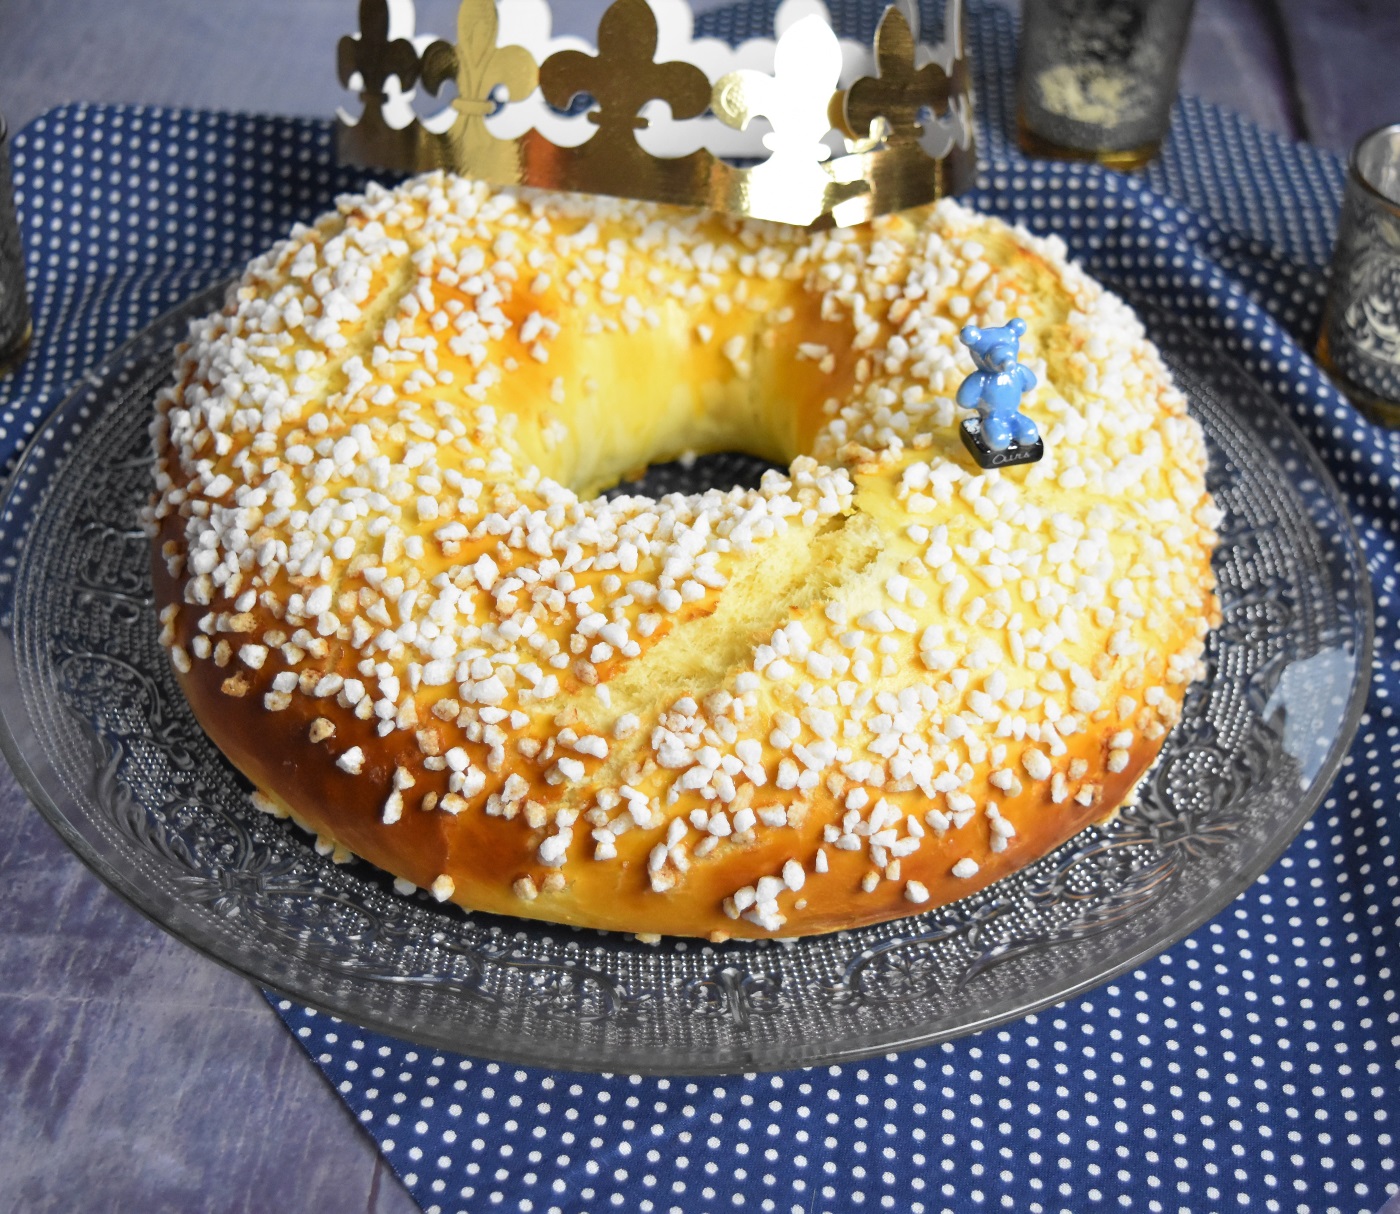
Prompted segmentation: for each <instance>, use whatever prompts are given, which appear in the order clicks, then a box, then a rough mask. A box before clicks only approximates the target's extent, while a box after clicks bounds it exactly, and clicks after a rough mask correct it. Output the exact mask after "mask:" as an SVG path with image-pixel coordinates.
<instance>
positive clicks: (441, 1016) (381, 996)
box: [0, 291, 1371, 1073]
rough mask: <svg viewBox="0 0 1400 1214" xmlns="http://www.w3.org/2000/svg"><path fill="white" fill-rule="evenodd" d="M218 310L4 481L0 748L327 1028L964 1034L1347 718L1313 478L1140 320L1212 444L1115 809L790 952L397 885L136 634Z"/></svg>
mask: <svg viewBox="0 0 1400 1214" xmlns="http://www.w3.org/2000/svg"><path fill="white" fill-rule="evenodd" d="M219 300H220V294H219V292H218V291H213V292H208V293H206V294H204V295H203V296H201V297H199V298H197V299H194V300H191V301H190V303H189V304H187V305H186V306H185V307H183V308H181V309H179V310H177V311H176V312H174V313H172V314H171V315H170V316H168V317H166V318H165V319H163V320H161V321H160V322H158V323H157V324H156V325H154V326H153V327H152V328H151V329H150V330H148V331H147V332H146V333H145V334H143V335H142V336H141V337H139V338H138V339H136V341H134V342H133V343H131V344H130V345H128V346H127V347H126V348H125V349H123V350H121V351H119V352H118V353H117V354H116V355H115V356H114V358H113V359H112V360H111V361H110V362H109V363H108V364H107V366H106V367H105V368H103V369H102V370H100V371H99V372H98V373H97V374H95V375H93V376H90V377H89V378H88V379H87V380H86V381H85V382H84V384H83V386H82V387H81V388H80V389H79V390H78V392H77V393H76V394H75V395H74V396H73V397H72V398H71V399H70V400H69V401H68V402H67V403H66V404H64V405H63V407H62V408H60V409H59V411H58V412H57V413H56V414H55V415H54V417H53V418H52V419H51V421H50V422H49V423H48V425H47V426H46V427H45V428H44V429H43V431H42V432H41V433H40V434H39V436H38V437H37V438H36V439H35V440H34V442H33V444H32V446H31V447H30V450H29V453H28V455H27V457H26V458H25V460H24V462H23V464H22V465H21V467H20V469H19V471H18V472H17V474H16V476H15V479H14V481H13V483H12V484H11V487H10V491H9V496H8V499H7V501H6V503H5V506H4V513H3V518H0V629H2V630H3V637H0V706H2V707H0V712H3V726H4V729H3V737H0V742H2V743H3V746H4V750H5V754H6V756H7V757H8V758H9V760H10V763H11V765H12V766H13V767H14V769H15V772H16V774H17V775H18V776H19V779H20V780H21V782H22V783H23V784H24V786H25V788H26V789H27V790H28V792H29V794H30V796H31V797H32V798H33V799H34V801H35V803H36V804H37V805H38V807H39V808H40V810H41V811H42V812H43V813H44V814H45V816H46V817H47V818H48V819H49V820H50V821H51V822H52V823H53V825H54V826H55V828H56V829H57V830H58V831H59V832H60V833H61V834H62V835H63V837H64V838H65V839H66V840H67V841H68V842H69V843H70V844H71V845H72V847H73V848H74V849H75V850H76V851H77V852H78V854H79V855H80V856H81V857H82V858H83V859H84V860H85V861H86V862H87V863H88V864H89V865H90V866H91V867H92V868H93V869H94V870H95V871H96V872H97V873H98V874H99V875H100V876H102V877H103V878H104V879H105V880H106V881H107V882H108V883H109V884H110V885H111V886H112V887H113V888H114V889H116V890H117V891H118V892H119V893H121V894H122V895H124V896H125V897H126V898H128V899H129V900H130V901H131V902H132V903H134V904H135V905H136V906H137V907H139V908H140V909H141V910H142V911H144V912H145V913H146V914H148V915H149V916H150V917H151V918H153V919H154V920H155V921H156V922H157V923H159V924H161V925H162V926H163V927H165V928H166V929H167V930H169V931H171V932H173V933H174V934H175V935H177V936H178V937H180V938H181V939H182V940H185V941H186V942H187V943H189V944H191V945H193V946H194V947H196V948H198V949H200V950H201V951H203V952H205V953H207V954H208V955H209V956H211V957H214V958H215V959H217V960H219V961H221V962H223V963H224V964H226V965H229V966H231V967H233V968H234V969H236V970H239V971H241V972H242V973H244V974H246V975H248V976H249V977H251V978H253V979H255V980H256V981H258V982H260V983H262V984H263V985H265V986H269V987H273V988H276V989H277V990H279V991H282V992H285V993H286V994H288V995H290V996H293V997H295V998H297V999H301V1000H304V1001H306V1002H308V1003H311V1004H314V1005H316V1006H317V1007H320V1008H322V1009H325V1010H328V1011H331V1012H334V1013H336V1014H338V1015H341V1016H344V1017H346V1018H348V1019H350V1020H352V1021H356V1022H358V1023H360V1024H363V1025H366V1026H368V1027H371V1028H375V1029H380V1030H383V1031H385V1032H388V1033H392V1034H395V1035H398V1036H400V1037H406V1038H410V1039H412V1040H416V1041H420V1042H423V1043H425V1044H430V1045H433V1046H437V1047H442V1048H449V1049H457V1050H462V1051H465V1052H469V1053H476V1054H486V1055H490V1056H494V1057H500V1058H506V1059H511V1060H515V1061H522V1062H533V1063H540V1064H554V1065H559V1066H566V1067H576V1068H584V1069H608V1070H627V1071H655V1072H665V1073H679V1072H701V1071H736V1070H751V1069H760V1068H763V1069H767V1068H778V1067H789V1066H797V1065H803V1064H809V1063H816V1062H824V1061H833V1060H838V1059H845V1058H851V1057H856V1056H860V1055H864V1054H871V1053H878V1052H883V1051H887V1050H891V1049H898V1048H901V1047H905V1046H910V1045H916V1044H923V1043H928V1042H933V1041H939V1040H942V1039H945V1038H948V1037H953V1036H957V1035H959V1034H962V1033H968V1032H972V1031H974V1030H976V1029H980V1028H985V1027H987V1026H988V1025H992V1024H996V1023H998V1022H1000V1021H1003V1020H1007V1019H1010V1018H1012V1017H1015V1016H1020V1015H1024V1014H1025V1013H1026V1012H1029V1011H1032V1010H1034V1009H1036V1008H1039V1007H1043V1006H1045V1005H1047V1004H1050V1003H1054V1002H1057V1001H1059V1000H1061V999H1063V998H1065V997H1067V996H1069V995H1072V994H1075V993H1076V992H1079V991H1083V990H1085V989H1086V988H1088V987H1090V986H1093V985H1094V984H1096V983H1099V982H1102V981H1104V980H1105V979H1107V978H1109V977H1111V976H1113V975H1114V974H1117V973H1120V972H1122V971H1123V970H1125V969H1128V968H1130V967H1132V966H1134V965H1136V964H1138V963H1140V962H1142V961H1143V960H1144V959H1146V958H1148V957H1150V956H1152V955H1153V954H1154V953H1156V952H1159V951H1160V950H1161V949H1163V948H1165V947H1166V946H1167V945H1168V944H1170V943H1171V942H1172V941H1174V940H1176V939H1177V938H1179V937H1180V936H1182V935H1183V934H1185V933H1186V932H1188V931H1190V930H1191V929H1193V928H1194V927H1196V926H1198V925H1199V924H1201V923H1203V922H1204V921H1205V920H1207V919H1208V918H1210V917H1211V916H1212V915H1214V914H1216V913H1217V912H1218V911H1219V910H1220V909H1221V908H1222V907H1224V906H1225V905H1226V904H1227V903H1228V902H1229V901H1230V900H1231V899H1232V898H1233V897H1234V896H1235V895H1236V894H1237V893H1238V892H1239V891H1240V890H1242V889H1243V888H1244V887H1245V886H1246V885H1248V884H1249V882H1251V881H1252V880H1253V879H1254V878H1255V877H1257V876H1258V875H1259V873H1261V872H1262V871H1263V870H1264V868H1265V867H1267V866H1268V865H1269V864H1270V863H1272V862H1273V860H1274V859H1275V858H1276V857H1277V856H1278V855H1279V853H1280V852H1281V851H1282V850H1283V849H1284V847H1285V846H1286V845H1287V843H1288V841H1289V840H1290V839H1291V838H1292V837H1293V835H1294V834H1295V833H1296V832H1297V831H1298V829H1299V828H1300V827H1301V826H1302V823H1303V822H1304V821H1305V820H1306V818H1307V816H1308V815H1309V814H1310V813H1311V812H1312V811H1313V809H1314V808H1316V806H1317V804H1318V802H1319V801H1320V800H1321V798H1322V795H1323V793H1324V791H1325V789H1326V786H1327V784H1328V783H1329V782H1330V780H1331V778H1332V776H1333V775H1334V774H1335V772H1336V770H1337V767H1338V765H1339V764H1340V762H1341V758H1342V756H1343V754H1344V753H1345V751H1346V747H1347V744H1348V742H1349V740H1350V738H1351V735H1352V733H1353V732H1354V730H1355V727H1356V722H1357V719H1358V717H1359V714H1360V711H1361V705H1362V702H1363V699H1364V696H1365V685H1366V678H1367V671H1368V669H1369V657H1370V647H1371V623H1370V620H1371V608H1370V602H1369V591H1368V584H1367V581H1366V576H1365V569H1364V565H1363V563H1362V560H1361V557H1360V554H1359V551H1358V547H1357V543H1356V540H1355V537H1354V536H1353V534H1352V532H1351V529H1350V527H1349V525H1348V523H1347V518H1346V513H1345V510H1344V509H1343V507H1342V505H1341V503H1340V501H1339V499H1338V497H1337V494H1336V491H1335V489H1334V488H1333V486H1332V485H1331V482H1330V481H1329V480H1328V478H1327V476H1326V473H1325V472H1324V471H1323V470H1322V467H1321V465H1320V464H1319V463H1318V462H1317V460H1316V458H1315V457H1314V456H1313V455H1312V454H1311V452H1310V451H1309V450H1308V447H1307V445H1306V442H1305V441H1304V439H1303V438H1302V436H1301V435H1300V434H1299V433H1298V431H1297V430H1296V429H1295V428H1294V427H1293V425H1292V423H1290V422H1289V421H1287V420H1286V419H1285V418H1284V416H1283V414H1282V413H1281V411H1280V410H1279V409H1278V408H1277V407H1276V406H1275V405H1274V404H1273V402H1272V401H1270V400H1269V399H1268V398H1267V397H1266V396H1265V395H1264V394H1263V393H1262V392H1261V391H1260V389H1259V388H1258V387H1257V386H1255V385H1254V384H1253V383H1252V382H1251V381H1250V380H1249V379H1247V378H1246V377H1245V376H1244V375H1243V374H1242V373H1241V372H1240V371H1238V370H1237V369H1235V368H1234V367H1233V366H1231V365H1230V364H1229V363H1228V362H1227V361H1226V360H1225V359H1224V358H1223V357H1222V356H1221V355H1219V354H1217V353H1215V352H1214V351H1212V350H1211V349H1209V348H1208V347H1206V346H1205V345H1203V344H1201V343H1200V341H1199V339H1197V338H1195V337H1193V336H1192V335H1191V334H1190V333H1189V332H1188V331H1187V330H1186V329H1184V328H1183V327H1182V326H1180V325H1179V324H1178V323H1176V322H1174V321H1171V320H1170V319H1167V318H1165V317H1158V318H1155V319H1154V318H1153V316H1152V315H1151V314H1149V315H1148V317H1147V320H1148V325H1149V329H1150V330H1151V333H1152V336H1153V337H1154V338H1155V339H1156V340H1157V341H1158V343H1159V345H1160V346H1161V347H1162V349H1163V351H1164V353H1165V354H1166V356H1167V359H1168V361H1169V362H1170V364H1171V365H1172V367H1173V370H1174V371H1175V372H1176V374H1177V376H1178V378H1179V380H1180V382H1181V383H1182V386H1183V387H1184V388H1185V389H1186V390H1187V392H1188V393H1189V394H1190V396H1191V399H1192V404H1193V410H1194V412H1195V413H1196V416H1198V417H1199V418H1200V419H1201V421H1202V422H1203V423H1204V425H1205V427H1206V430H1207V433H1208V435H1209V438H1210V443H1211V455H1212V471H1211V475H1212V487H1213V489H1214V491H1215V493H1216V494H1217V496H1218V498H1219V501H1220V503H1221V505H1222V506H1223V508H1224V509H1225V512H1226V522H1225V524H1224V528H1223V544H1222V547H1221V550H1220V553H1219V555H1218V557H1217V560H1216V570H1217V573H1218V576H1219V581H1220V591H1221V598H1222V603H1223V607H1224V621H1223V623H1222V625H1221V627H1220V628H1219V629H1218V630H1217V632H1216V633H1215V635H1214V637H1213V639H1212V642H1211V646H1210V649H1209V651H1208V658H1209V661H1210V676H1209V677H1208V678H1207V680H1206V681H1205V682H1204V683H1202V684H1199V685H1198V686H1197V687H1196V688H1195V689H1194V690H1193V692H1192V694H1191V697H1190V699H1189V701H1188V703H1187V706H1186V713H1185V718H1184V720H1183V722H1182V724H1181V726H1180V727H1179V728H1178V729H1177V730H1175V731H1174V732H1173V734H1172V735H1171V737H1170V738H1169V740H1168V744H1167V747H1166V749H1165V750H1164V751H1163V755H1162V760H1161V762H1160V763H1159V764H1158V766H1157V767H1156V768H1155V770H1154V771H1153V773H1152V775H1151V777H1150V779H1149V780H1148V782H1147V783H1146V785H1145V786H1144V788H1143V790H1142V796H1141V799H1140V801H1139V803H1138V804H1137V805H1136V806H1134V807H1132V808H1129V809H1125V810H1124V811H1123V812H1122V813H1121V814H1119V816H1118V817H1117V818H1116V819H1115V820H1114V821H1113V822H1111V823H1109V824H1108V825H1106V826H1104V827H1102V828H1095V829H1091V830H1088V831H1085V832H1084V833H1083V834H1081V835H1080V836H1079V837H1077V838H1076V839H1074V840H1072V841H1071V842H1069V843H1068V844H1066V845H1065V846H1064V847H1062V848H1060V849H1059V851H1057V852H1055V853H1054V854H1052V855H1050V856H1048V857H1046V858H1045V859H1044V860H1043V861H1041V863H1039V864H1037V865H1034V866H1033V867H1031V868H1029V869H1027V870H1025V871H1023V872H1021V873H1020V874H1018V875H1017V876H1015V877H1013V878H1010V879H1008V880H1006V881H1003V882H1000V883H999V884H997V885H995V886H993V887H991V888H989V889H986V890H983V891H981V892H980V893H978V894H976V895H974V896H972V897H969V898H966V899H964V900H963V901H961V902H958V903H956V904H955V905H953V906H948V907H943V908H941V909H938V910H934V911H931V912H929V913H928V914H925V915H921V916H918V917H916V918H912V919H907V920H904V921H902V922H899V923H887V924H881V925H879V926H876V927H870V928H864V929H861V930H859V931H852V932H845V933H841V934H838V935H835V936H829V937H822V938H817V939H811V940H804V941H800V942H796V943H782V942H768V943H761V944H732V945H723V946H712V945H704V944H700V943H698V942H693V941H668V942H664V943H662V944H660V945H657V946H649V945H646V944H642V943H640V942H639V941H637V940H635V939H632V938H631V937H627V936H620V935H610V934H607V933H601V932H590V931H578V930H573V929H570V928H563V927H550V926H548V925H543V924H536V923H526V922H522V921H517V920H510V919H501V918H495V917H492V916H488V915H469V914H464V913H463V912H461V911H460V910H457V909H455V908H452V907H446V908H444V907H441V906H439V905H438V904H436V903H435V902H432V901H431V900H430V899H427V898H426V897H424V896H422V895H418V896H416V897H413V898H403V897H401V896H399V895H397V894H395V893H394V892H393V888H392V885H391V883H390V881H389V879H388V878H386V877H385V876H383V875H382V874H380V873H378V872H376V871H375V870H373V869H371V868H369V867H368V866H366V865H362V864H358V863H356V864H351V865H348V866H344V867H337V866H336V865H334V864H332V863H331V862H330V860H329V859H327V858H325V857H322V856H319V855H317V854H316V851H315V849H314V848H313V847H312V846H311V844H310V841H309V840H308V838H307V837H306V836H305V835H303V834H301V833H300V832H298V831H297V830H296V829H295V828H293V827H291V826H289V825H287V824H286V823H283V822H277V821H274V820H273V819H270V818H267V817H264V816H263V815H261V814H259V813H258V812H257V811H256V810H254V809H253V807H252V805H251V804H250V803H249V800H248V789H247V786H246V784H245V783H244V782H243V781H242V780H241V778H240V777H239V776H238V775H237V773H235V772H234V771H233V769H232V768H231V767H230V766H229V765H228V764H227V763H226V762H225V761H224V760H223V759H222V758H221V756H220V755H219V753H218V751H217V750H215V748H214V747H213V745H212V744H211V743H210V742H209V741H208V739H207V738H206V737H205V736H204V734H203V732H202V731H201V730H200V728H199V726H198V725H197V724H196V722H195V720H194V718H193V717H192V716H191V714H190V712H189V710H188V709H187V708H186V706H185V702H184V699H183V697H182V696H181V694H180V692H179V690H178V688H177V686H176V684H175V682H174V680H173V678H172V677H171V673H170V670H169V668H168V665H167V662H166V659H165V656H164V654H163V652H162V651H161V649H160V647H159V645H158V644H157V640H156V634H157V628H156V621H155V618H154V614H153V612H152V609H151V595H150V583H149V575H148V569H147V561H148V557H147V544H146V540H145V538H144V537H143V535H142V534H141V532H140V530H139V529H138V527H137V525H136V513H137V510H138V508H139V506H140V505H141V503H142V502H143V501H144V500H145V498H146V494H147V492H148V486H149V472H148V458H147V438H146V427H147V422H148V419H149V416H150V412H151V402H152V399H153V397H154V395H155V393H156V391H157V390H158V389H159V387H160V386H161V385H162V384H163V383H164V381H165V379H166V376H167V375H168V373H169V368H170V365H171V357H170V352H171V350H172V349H173V347H174V346H175V345H176V343H177V342H178V341H180V340H181V339H182V338H183V336H184V332H185V326H186V324H187V322H188V320H189V319H190V318H191V317H192V316H194V315H197V314H200V313H202V312H205V311H208V310H211V309H212V308H214V307H216V306H218V303H219ZM726 461H727V462H726ZM743 462H744V461H743V460H742V459H735V458H734V457H723V456H721V457H714V458H713V459H711V460H701V461H700V462H699V463H698V464H697V465H695V467H693V468H692V469H689V470H687V469H683V468H680V467H679V466H677V465H671V466H670V467H668V468H667V469H665V470H663V471H661V472H659V473H657V474H656V476H655V481H656V483H654V484H651V483H649V482H644V484H647V486H648V487H649V488H651V489H652V490H653V491H654V490H657V489H673V488H684V487H687V486H686V484H685V483H684V482H685V481H686V479H687V478H694V479H693V480H691V481H690V484H695V483H711V482H712V481H713V480H714V479H715V478H716V476H719V475H741V474H742V471H743V469H742V467H741V465H742V464H743Z"/></svg>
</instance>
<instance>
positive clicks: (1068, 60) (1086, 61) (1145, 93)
mask: <svg viewBox="0 0 1400 1214" xmlns="http://www.w3.org/2000/svg"><path fill="white" fill-rule="evenodd" d="M1193 4H1194V0H1025V2H1024V4H1023V5H1022V9H1021V15H1022V29H1021V59H1020V66H1019V71H1018V100H1017V127H1018V133H1019V135H1020V139H1021V146H1022V147H1023V148H1024V149H1025V150H1026V151H1027V152H1029V153H1030V154H1031V155H1033V156H1057V157H1061V158H1068V159H1073V160H1096V161H1098V162H1099V163H1100V164H1105V165H1108V166H1109V167H1111V168H1115V169H1135V168H1138V167H1140V166H1142V165H1144V164H1146V163H1147V162H1148V161H1149V160H1151V159H1152V158H1153V157H1154V156H1156V155H1157V152H1158V151H1159V150H1160V148H1161V146H1162V140H1163V139H1164V138H1165V137H1166V134H1167V126H1168V123H1169V122H1170V119H1171V108H1172V102H1173V101H1175V100H1176V79H1177V71H1178V69H1179V68H1180V66H1181V55H1182V52H1183V51H1184V50H1185V48H1186V34H1187V31H1188V30H1189V28H1190V25H1191V10H1192V7H1193Z"/></svg>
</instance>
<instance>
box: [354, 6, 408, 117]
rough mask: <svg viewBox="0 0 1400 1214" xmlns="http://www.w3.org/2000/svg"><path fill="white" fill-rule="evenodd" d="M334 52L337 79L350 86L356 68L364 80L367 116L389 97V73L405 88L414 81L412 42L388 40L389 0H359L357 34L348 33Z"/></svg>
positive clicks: (378, 110) (377, 112) (375, 113)
mask: <svg viewBox="0 0 1400 1214" xmlns="http://www.w3.org/2000/svg"><path fill="white" fill-rule="evenodd" d="M336 52H337V54H336V58H337V63H336V67H337V69H338V74H339V76H340V83H341V84H342V85H344V86H345V87H346V88H349V87H350V81H351V79H352V78H353V77H354V75H355V73H356V72H358V73H359V74H360V79H361V80H363V81H364V88H363V89H362V90H361V92H360V96H361V98H362V99H363V101H364V103H365V118H367V119H369V118H371V115H372V116H373V117H374V118H378V117H380V116H381V115H382V113H383V109H384V102H385V101H386V100H387V99H388V98H387V96H386V94H385V91H384V90H385V87H386V86H387V85H388V83H389V80H390V78H391V77H398V81H399V87H400V88H402V89H404V90H408V89H411V88H412V87H413V86H414V84H415V83H417V80H418V52H417V51H416V50H415V49H414V47H413V43H411V42H410V41H408V39H407V38H397V39H395V40H394V41H392V42H391V41H390V40H389V3H388V0H360V36H359V37H358V38H354V37H352V36H350V35H348V34H347V35H346V36H345V37H344V38H342V39H341V40H340V44H339V46H338V47H337V48H336Z"/></svg>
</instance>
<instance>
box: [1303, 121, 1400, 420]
mask: <svg viewBox="0 0 1400 1214" xmlns="http://www.w3.org/2000/svg"><path fill="white" fill-rule="evenodd" d="M1318 355H1319V356H1320V357H1321V359H1322V361H1323V363H1324V364H1325V365H1326V367H1327V369H1328V370H1329V371H1331V372H1332V375H1333V376H1334V377H1335V378H1336V379H1337V380H1338V381H1339V383H1340V386H1341V388H1342V390H1343V391H1344V392H1346V394H1347V395H1348V396H1350V397H1351V399H1352V401H1353V403H1354V404H1356V405H1357V407H1358V408H1360V409H1362V410H1363V411H1364V412H1365V413H1366V414H1367V415H1369V416H1370V417H1371V418H1373V419H1374V420H1376V421H1378V422H1380V423H1382V424H1383V425H1387V426H1400V123H1397V124H1396V125H1394V126H1386V127H1381V129H1380V130H1378V131H1372V132H1371V133H1370V134H1369V135H1367V136H1365V137H1364V138H1363V139H1362V140H1361V142H1360V143H1358V144H1357V145H1356V148H1355V150H1354V151H1353V152H1352V154H1351V166H1350V171H1349V172H1348V174H1347V191H1346V198H1345V200H1344V201H1343V203H1342V219H1341V225H1340V228H1339V230H1338V233H1337V248H1336V251H1335V252H1334V253H1333V254H1332V286H1331V290H1330V291H1329V293H1328V296H1327V311H1326V314H1325V315H1324V317H1323V321H1322V337H1321V340H1320V342H1319V345H1318Z"/></svg>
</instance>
